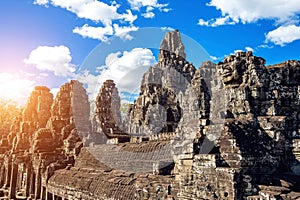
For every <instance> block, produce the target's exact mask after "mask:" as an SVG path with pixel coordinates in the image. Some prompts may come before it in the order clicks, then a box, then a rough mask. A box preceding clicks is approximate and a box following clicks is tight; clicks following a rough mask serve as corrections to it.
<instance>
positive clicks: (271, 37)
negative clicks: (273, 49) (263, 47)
mask: <svg viewBox="0 0 300 200" xmlns="http://www.w3.org/2000/svg"><path fill="white" fill-rule="evenodd" d="M299 39H300V26H296V25H288V26H280V27H279V28H277V29H275V30H273V31H270V32H269V33H268V34H266V41H267V42H273V43H274V44H276V45H280V46H284V45H286V44H288V43H291V42H293V41H295V40H299Z"/></svg>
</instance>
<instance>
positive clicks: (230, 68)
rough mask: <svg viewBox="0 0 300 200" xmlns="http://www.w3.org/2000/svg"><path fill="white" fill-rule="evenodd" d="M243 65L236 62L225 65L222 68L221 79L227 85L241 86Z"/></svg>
mask: <svg viewBox="0 0 300 200" xmlns="http://www.w3.org/2000/svg"><path fill="white" fill-rule="evenodd" d="M241 71H242V70H241V65H239V64H237V63H235V62H229V63H224V64H222V66H221V77H222V80H223V82H224V84H225V85H229V84H239V83H240V81H241V77H242V75H241Z"/></svg>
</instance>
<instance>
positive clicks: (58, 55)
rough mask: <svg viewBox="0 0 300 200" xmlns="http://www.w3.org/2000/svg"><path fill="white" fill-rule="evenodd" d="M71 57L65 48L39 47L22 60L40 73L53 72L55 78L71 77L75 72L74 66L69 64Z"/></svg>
mask: <svg viewBox="0 0 300 200" xmlns="http://www.w3.org/2000/svg"><path fill="white" fill-rule="evenodd" d="M71 60H72V57H71V53H70V50H69V48H68V47H66V46H62V45H61V46H54V47H49V46H39V47H37V48H36V49H34V50H33V51H31V53H30V54H29V57H28V58H26V59H25V60H24V62H25V63H26V64H28V65H33V66H35V67H36V68H37V69H39V70H41V71H51V72H54V74H55V75H56V76H64V77H67V76H71V75H72V74H73V73H74V72H75V70H76V69H75V65H73V64H72V63H71Z"/></svg>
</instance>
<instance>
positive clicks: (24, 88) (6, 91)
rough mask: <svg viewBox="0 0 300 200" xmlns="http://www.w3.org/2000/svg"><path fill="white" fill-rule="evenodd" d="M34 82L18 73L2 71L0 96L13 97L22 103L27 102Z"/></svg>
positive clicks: (4, 97)
mask: <svg viewBox="0 0 300 200" xmlns="http://www.w3.org/2000/svg"><path fill="white" fill-rule="evenodd" d="M34 83H35V82H34V81H31V80H29V79H26V78H24V77H21V76H19V75H17V74H9V73H0V98H2V99H4V100H11V99H13V100H15V101H17V103H19V104H21V105H22V104H25V103H26V99H27V98H28V96H29V94H30V92H31V91H32V89H33V85H34Z"/></svg>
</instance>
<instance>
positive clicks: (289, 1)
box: [198, 0, 300, 48]
mask: <svg viewBox="0 0 300 200" xmlns="http://www.w3.org/2000/svg"><path fill="white" fill-rule="evenodd" d="M207 6H211V7H215V8H216V9H217V10H219V11H220V12H221V16H220V17H217V18H213V19H208V20H204V19H199V21H198V25H200V26H210V27H216V26H221V25H234V24H237V23H243V24H246V23H254V22H256V21H258V20H262V19H264V20H272V21H273V22H275V23H274V25H275V26H277V27H278V26H279V28H277V29H275V30H273V31H271V32H269V33H267V34H266V42H273V43H274V44H276V45H280V46H284V45H285V44H287V43H290V42H293V41H295V40H297V39H299V38H300V36H299V27H298V26H296V24H299V22H300V20H299V16H298V14H299V13H300V3H299V0H264V1H261V0H235V1H225V0H210V2H209V3H208V4H207ZM288 31H291V32H289V33H287V32H288ZM285 34H286V35H285ZM259 48H264V47H263V46H260V47H259Z"/></svg>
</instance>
